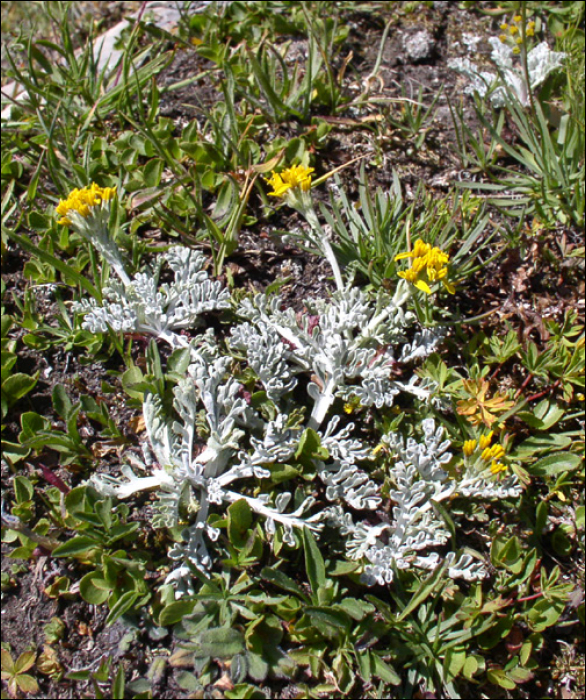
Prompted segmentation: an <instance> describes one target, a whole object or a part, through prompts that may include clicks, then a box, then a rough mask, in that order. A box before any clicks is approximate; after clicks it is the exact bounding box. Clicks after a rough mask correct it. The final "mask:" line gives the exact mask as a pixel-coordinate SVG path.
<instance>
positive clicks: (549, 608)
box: [527, 599, 565, 632]
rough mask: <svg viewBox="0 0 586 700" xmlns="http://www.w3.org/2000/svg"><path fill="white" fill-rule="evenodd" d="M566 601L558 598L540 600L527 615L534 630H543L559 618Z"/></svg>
mask: <svg viewBox="0 0 586 700" xmlns="http://www.w3.org/2000/svg"><path fill="white" fill-rule="evenodd" d="M564 607H565V605H564V603H563V602H561V601H559V600H556V601H552V600H547V599H543V600H538V601H537V603H535V605H534V606H533V607H532V608H531V610H530V611H529V613H528V615H527V621H528V623H529V626H530V627H531V629H532V630H533V631H534V632H543V631H544V630H546V629H547V628H548V627H552V626H553V625H555V623H556V622H557V621H558V620H559V618H560V615H561V614H562V612H563V610H564Z"/></svg>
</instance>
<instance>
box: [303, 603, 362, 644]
mask: <svg viewBox="0 0 586 700" xmlns="http://www.w3.org/2000/svg"><path fill="white" fill-rule="evenodd" d="M305 614H306V615H308V616H309V618H310V619H311V621H312V623H313V624H314V626H315V627H317V629H318V630H319V631H320V632H321V634H323V635H324V636H326V637H328V638H333V637H336V636H338V635H339V634H340V632H348V631H349V630H350V624H351V622H350V618H349V617H348V615H346V613H345V612H342V611H341V610H340V611H338V610H334V609H333V608H326V607H307V608H306V609H305Z"/></svg>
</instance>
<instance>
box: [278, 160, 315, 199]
mask: <svg viewBox="0 0 586 700" xmlns="http://www.w3.org/2000/svg"><path fill="white" fill-rule="evenodd" d="M314 170H315V168H306V167H305V166H304V165H294V166H293V167H291V168H287V169H286V170H283V172H281V173H275V172H273V173H272V174H271V177H270V178H269V179H267V184H269V185H270V186H271V187H272V188H273V191H272V192H269V194H270V195H272V196H273V197H283V196H284V195H285V193H286V192H287V191H288V190H290V189H293V188H295V187H298V188H300V189H301V190H302V191H303V192H308V191H309V188H310V187H311V173H313V172H314Z"/></svg>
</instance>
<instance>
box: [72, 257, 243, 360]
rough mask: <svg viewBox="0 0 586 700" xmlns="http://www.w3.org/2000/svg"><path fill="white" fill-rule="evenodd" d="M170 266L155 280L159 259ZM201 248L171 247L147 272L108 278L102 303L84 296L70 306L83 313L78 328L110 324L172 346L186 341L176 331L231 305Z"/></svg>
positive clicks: (92, 328) (94, 328) (105, 327)
mask: <svg viewBox="0 0 586 700" xmlns="http://www.w3.org/2000/svg"><path fill="white" fill-rule="evenodd" d="M165 262H166V263H167V264H168V266H169V267H170V268H171V270H173V273H174V280H173V282H171V283H163V284H158V280H159V276H160V272H161V268H162V266H163V264H164V263H165ZM204 265H205V257H204V256H203V254H202V253H201V252H200V251H196V250H190V249H189V248H183V247H179V246H177V247H174V248H171V249H170V250H169V251H168V252H167V253H165V254H164V255H161V256H159V257H158V258H157V259H156V261H155V264H154V265H153V267H152V269H151V270H150V271H149V272H146V273H145V272H140V273H138V274H136V275H135V276H134V279H132V280H130V279H128V278H126V279H127V280H128V281H124V279H122V280H120V281H119V280H116V279H112V280H111V281H110V283H109V284H108V285H107V286H105V287H104V288H103V290H102V293H103V299H104V301H103V303H102V305H101V306H100V305H98V303H97V302H96V300H95V299H91V300H89V301H88V300H87V299H84V300H82V301H81V302H79V303H76V304H74V307H73V308H74V310H75V311H77V312H79V313H82V314H85V319H84V321H83V323H82V326H83V328H86V329H87V330H89V331H91V332H92V333H99V332H101V333H104V332H106V331H107V330H108V329H109V328H111V329H112V330H114V331H117V332H118V331H122V332H124V333H144V334H147V335H153V336H155V338H160V339H161V340H164V341H166V342H168V343H170V344H171V345H172V346H174V347H186V346H187V345H188V343H187V340H186V339H185V338H182V337H181V336H179V335H178V334H177V333H176V331H178V330H182V329H187V328H194V327H196V326H197V325H198V321H199V316H200V315H201V314H202V313H204V312H207V311H215V310H217V309H226V308H229V307H230V301H229V299H230V294H229V292H228V291H227V290H226V289H222V286H221V284H220V283H219V282H217V281H212V280H210V279H209V278H208V274H207V272H206V271H205V270H204V269H203V268H204Z"/></svg>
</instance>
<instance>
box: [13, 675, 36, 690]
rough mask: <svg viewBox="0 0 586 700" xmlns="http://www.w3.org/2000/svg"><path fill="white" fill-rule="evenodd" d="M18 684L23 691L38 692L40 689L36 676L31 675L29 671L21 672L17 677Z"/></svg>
mask: <svg viewBox="0 0 586 700" xmlns="http://www.w3.org/2000/svg"><path fill="white" fill-rule="evenodd" d="M15 681H16V685H17V686H18V687H19V688H20V689H21V690H22V692H23V693H37V692H38V691H39V684H38V683H37V681H36V678H33V677H32V676H29V674H28V673H21V674H19V675H18V676H16V678H15Z"/></svg>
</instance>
